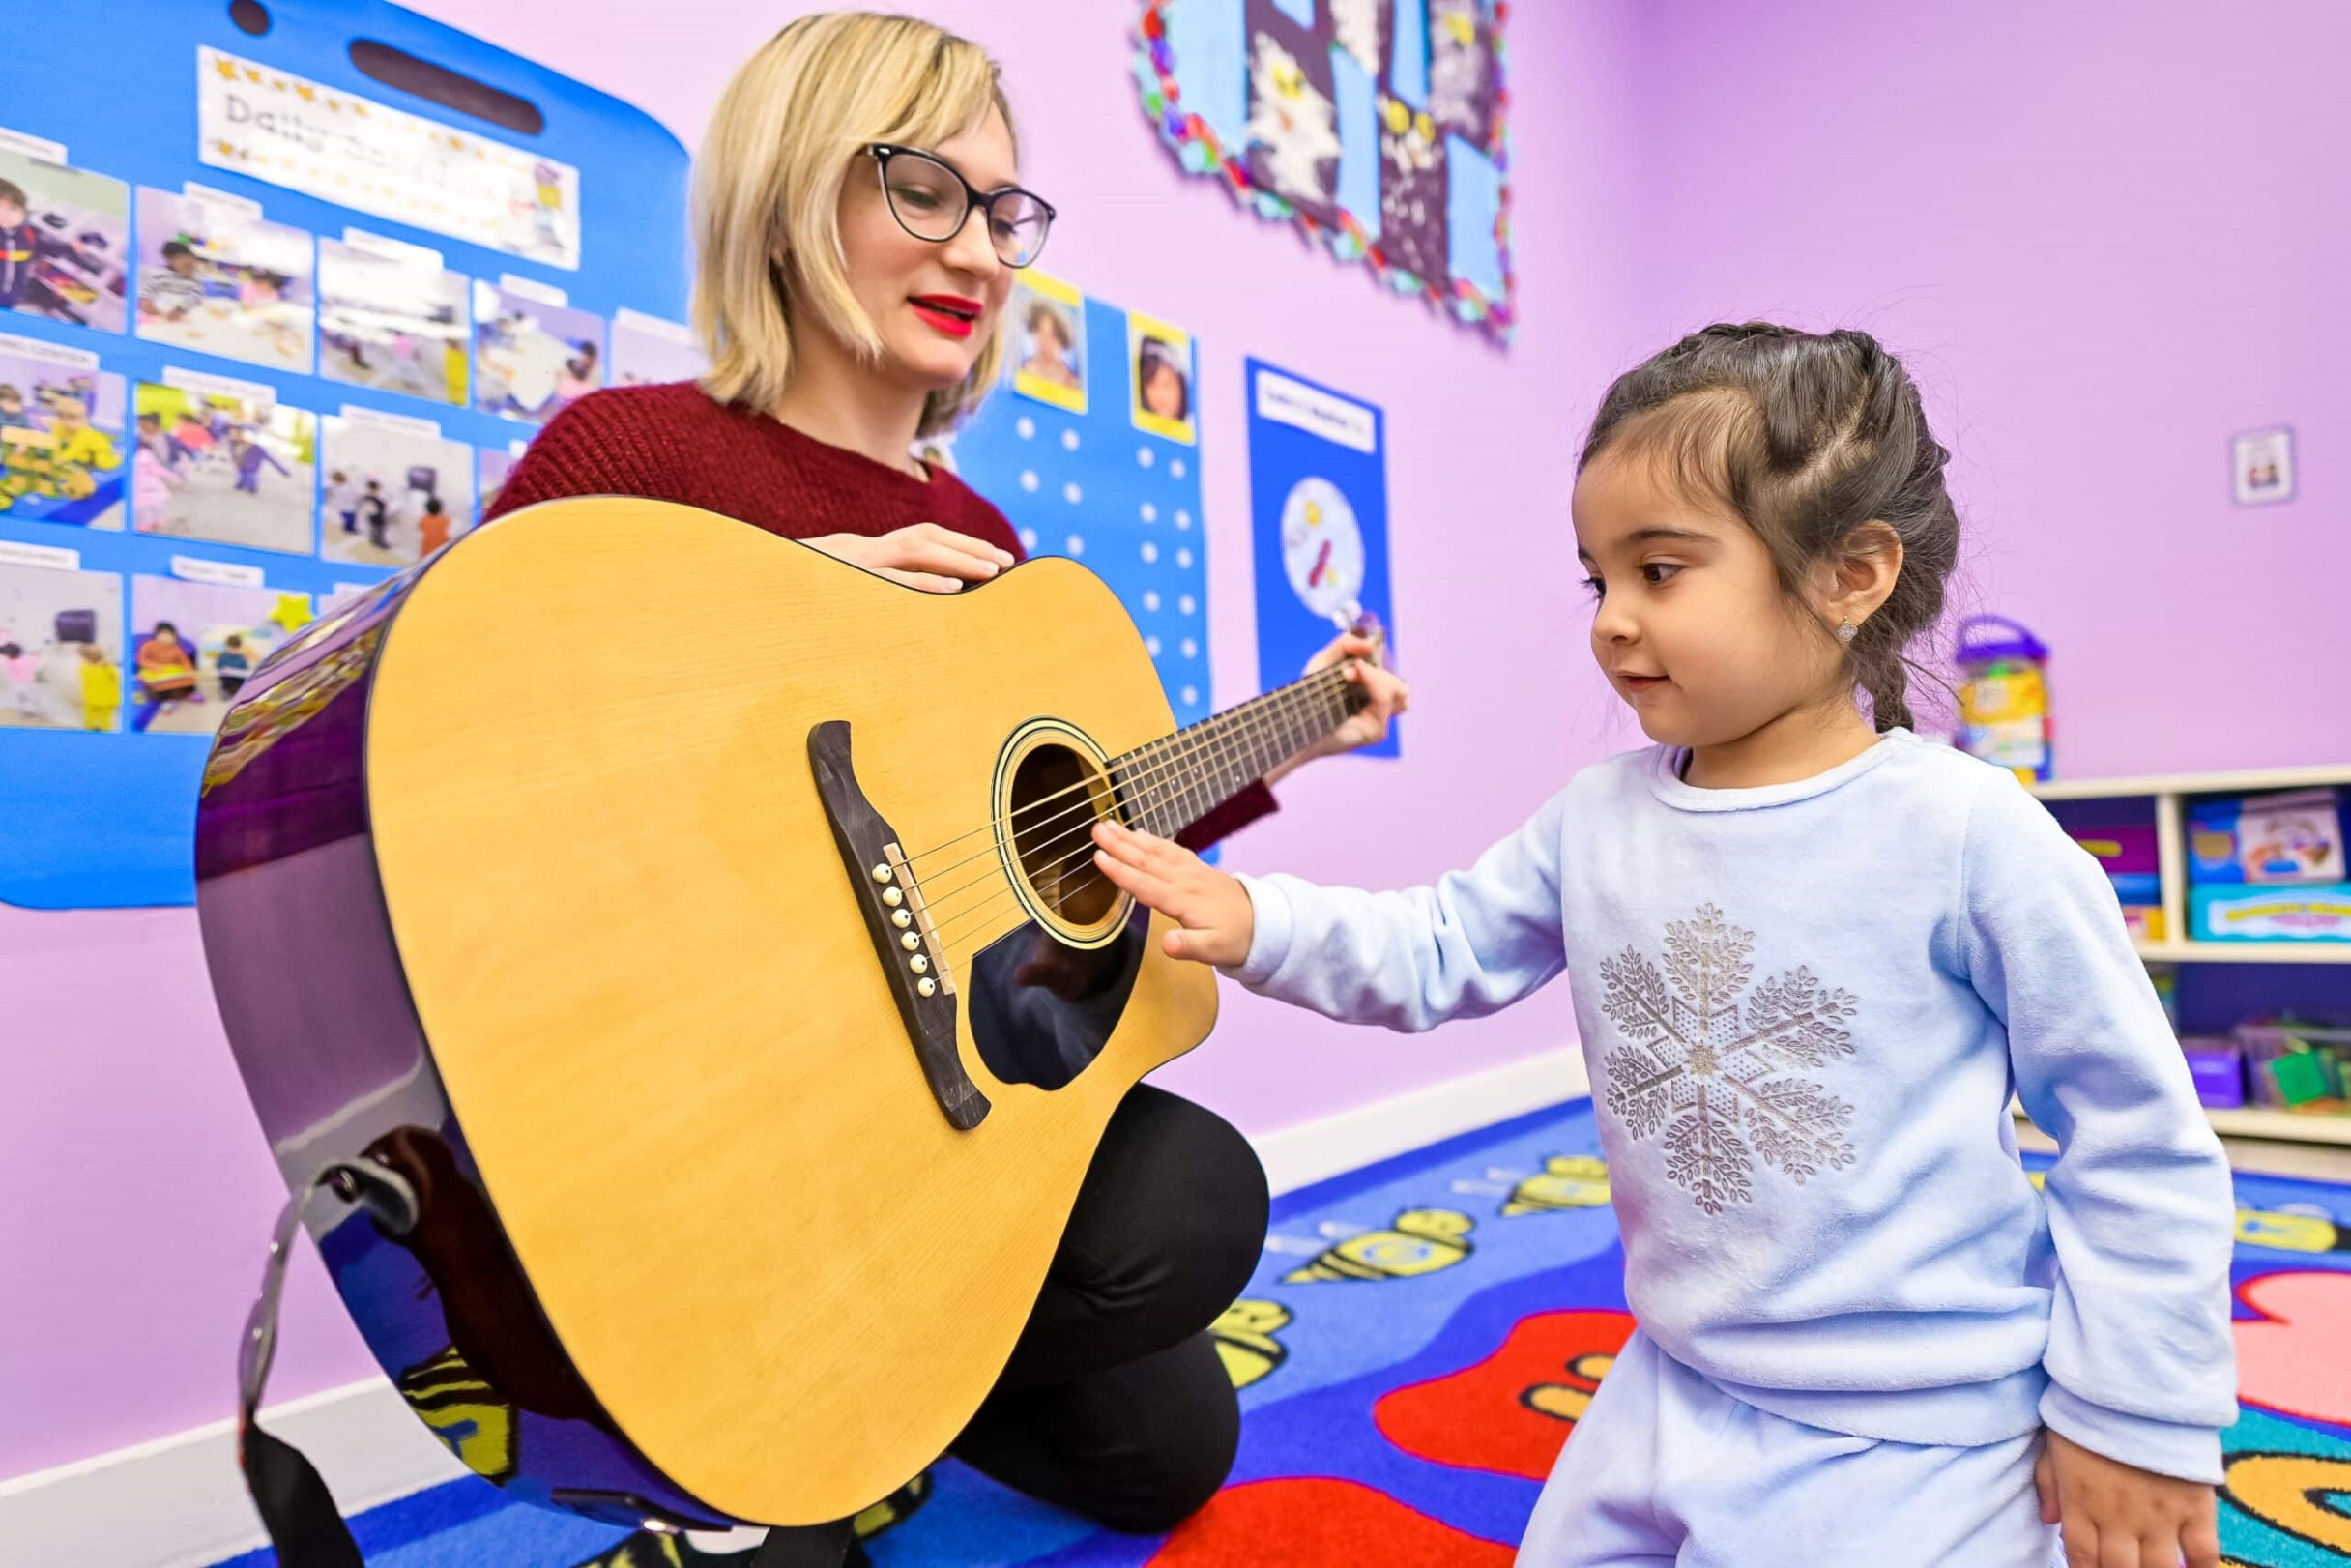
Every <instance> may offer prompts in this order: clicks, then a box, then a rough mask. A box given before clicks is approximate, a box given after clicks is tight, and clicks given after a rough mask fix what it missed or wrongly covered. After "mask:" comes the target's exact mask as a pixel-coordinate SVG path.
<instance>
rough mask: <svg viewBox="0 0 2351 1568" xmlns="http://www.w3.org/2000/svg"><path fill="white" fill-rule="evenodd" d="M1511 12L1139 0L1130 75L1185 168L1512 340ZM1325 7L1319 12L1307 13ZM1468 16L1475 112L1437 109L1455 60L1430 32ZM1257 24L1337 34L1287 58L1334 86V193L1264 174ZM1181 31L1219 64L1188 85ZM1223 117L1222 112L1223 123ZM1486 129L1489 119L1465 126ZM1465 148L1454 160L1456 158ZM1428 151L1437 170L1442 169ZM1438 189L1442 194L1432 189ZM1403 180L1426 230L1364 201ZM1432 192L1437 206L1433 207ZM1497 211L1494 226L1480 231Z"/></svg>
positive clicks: (1474, 3)
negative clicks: (1282, 185)
mask: <svg viewBox="0 0 2351 1568" xmlns="http://www.w3.org/2000/svg"><path fill="white" fill-rule="evenodd" d="M1179 14H1189V15H1179ZM1509 15H1510V6H1509V0H1143V8H1142V15H1141V17H1140V19H1139V21H1138V23H1137V27H1136V38H1135V43H1136V54H1135V61H1134V72H1135V85H1136V89H1137V92H1138V95H1139V96H1140V98H1141V100H1142V105H1143V110H1144V113H1145V115H1146V117H1147V118H1148V119H1149V120H1150V121H1151V123H1152V124H1153V125H1154V126H1155V127H1156V128H1157V129H1158V131H1159V135H1160V139H1161V140H1163V141H1164V142H1166V143H1167V145H1168V146H1169V148H1170V149H1171V150H1172V151H1173V152H1174V153H1175V155H1176V161H1177V162H1178V163H1179V164H1180V165H1181V166H1182V168H1183V170H1184V172H1185V173H1187V174H1190V175H1194V176H1196V177H1200V178H1204V179H1213V180H1215V181H1216V182H1217V183H1218V184H1219V185H1220V186H1222V187H1223V188H1224V189H1225V190H1226V191H1227V192H1228V193H1230V194H1231V195H1232V197H1233V198H1234V201H1236V202H1238V203H1239V204H1240V205H1241V206H1242V207H1244V208H1247V209H1249V210H1251V211H1254V212H1255V213H1256V214H1257V215H1258V216H1259V217H1260V218H1264V219H1266V220H1268V221H1270V222H1278V223H1293V224H1295V225H1297V227H1298V228H1300V229H1301V230H1303V231H1304V232H1305V234H1306V235H1307V237H1308V238H1309V239H1311V240H1314V241H1317V242H1319V243H1321V245H1323V246H1326V247H1328V248H1329V250H1330V253H1331V254H1332V255H1333V256H1334V257H1336V258H1337V259H1338V260H1340V261H1342V262H1361V263H1363V264H1364V265H1365V266H1366V267H1368V268H1369V269H1370V271H1371V273H1372V276H1374V278H1375V279H1377V280H1378V281H1379V282H1380V283H1382V284H1384V285H1386V287H1387V288H1389V289H1390V290H1392V291H1393V292H1395V293H1396V294H1399V295H1403V296H1405V297H1407V298H1411V297H1415V296H1417V297H1418V298H1420V299H1423V300H1425V301H1427V302H1428V303H1429V304H1430V305H1433V306H1434V307H1436V308H1437V309H1440V310H1445V311H1447V312H1449V313H1450V314H1451V315H1453V316H1454V317H1455V319H1457V320H1459V321H1462V322H1464V323H1466V324H1468V325H1470V326H1473V327H1476V328H1477V329H1479V330H1480V331H1482V332H1483V333H1485V334H1486V335H1487V336H1489V337H1491V338H1492V339H1493V340H1495V342H1497V343H1503V344H1507V343H1508V342H1509V341H1510V338H1511V334H1512V332H1513V330H1514V329H1515V327H1516V325H1517V310H1516V300H1517V293H1518V283H1517V276H1516V273H1515V271H1514V270H1513V268H1512V265H1511V256H1510V227H1511V219H1510V206H1511V192H1510V184H1511V182H1510V151H1509V135H1508V121H1509V110H1510V92H1509V69H1508V67H1509V51H1508V47H1507V44H1506V42H1505V41H1506V36H1507V27H1506V23H1507V22H1508V19H1509ZM1318 16H1319V17H1320V18H1321V25H1320V26H1317V25H1316V24H1315V23H1314V21H1313V20H1312V18H1316V17H1318ZM1366 27H1371V28H1373V29H1375V31H1376V32H1377V33H1378V34H1379V35H1380V37H1379V49H1378V50H1377V51H1376V54H1375V59H1376V61H1377V63H1379V65H1380V66H1381V67H1382V68H1383V69H1380V70H1379V71H1378V72H1376V73H1375V72H1368V71H1366V70H1365V69H1364V67H1363V65H1362V63H1361V62H1360V59H1359V56H1360V52H1361V48H1362V41H1361V40H1360V39H1359V38H1354V37H1352V36H1351V35H1352V34H1354V33H1356V32H1358V31H1359V30H1361V29H1363V28H1366ZM1465 29H1466V30H1467V31H1468V32H1469V33H1470V35H1471V38H1470V41H1469V44H1468V47H1469V49H1470V50H1471V51H1472V52H1477V51H1482V52H1483V53H1484V55H1485V58H1486V60H1487V61H1488V63H1489V64H1490V67H1491V77H1490V80H1489V81H1488V83H1487V84H1486V86H1485V88H1484V90H1483V97H1482V98H1481V99H1480V100H1479V101H1478V102H1475V103H1474V105H1473V109H1472V112H1471V113H1470V114H1469V115H1468V118H1467V120H1466V122H1465V121H1462V120H1461V119H1460V117H1459V116H1456V117H1455V121H1454V123H1451V124H1440V123H1438V122H1437V120H1436V119H1433V117H1432V112H1431V110H1432V104H1431V100H1432V99H1433V98H1434V97H1436V92H1435V89H1436V88H1437V87H1438V86H1439V85H1440V83H1439V82H1438V81H1437V79H1436V78H1437V77H1440V76H1442V75H1443V74H1444V72H1443V68H1442V64H1441V63H1439V64H1438V65H1437V69H1436V71H1435V72H1434V73H1433V72H1432V60H1433V58H1434V56H1435V55H1436V54H1437V53H1443V52H1446V51H1445V50H1443V49H1437V48H1435V47H1434V46H1435V45H1437V44H1439V42H1440V40H1439V39H1438V37H1437V35H1438V34H1439V32H1440V30H1441V31H1443V32H1444V35H1445V37H1447V38H1453V37H1455V36H1456V35H1458V34H1459V33H1461V32H1462V31H1463V30H1465ZM1261 31H1262V32H1263V34H1265V35H1266V36H1267V37H1268V38H1269V39H1272V40H1274V41H1275V42H1276V43H1283V42H1288V43H1292V44H1305V43H1307V42H1308V41H1310V40H1311V41H1312V42H1313V45H1314V48H1315V49H1316V50H1318V51H1320V50H1323V49H1325V48H1326V50H1327V53H1321V52H1318V53H1314V54H1312V55H1311V56H1310V57H1307V58H1303V59H1301V58H1298V57H1297V56H1296V55H1292V56H1291V57H1290V58H1289V59H1287V60H1284V61H1281V62H1279V66H1280V68H1281V69H1293V68H1294V69H1295V70H1296V71H1297V72H1298V73H1299V74H1300V75H1302V76H1303V77H1304V79H1305V82H1306V84H1307V86H1308V90H1309V91H1310V92H1315V93H1317V94H1318V95H1320V94H1321V93H1325V92H1326V93H1327V94H1328V101H1329V103H1330V106H1331V109H1332V112H1333V120H1334V122H1335V123H1334V125H1333V127H1332V135H1333V136H1335V139H1336V140H1337V141H1338V142H1339V143H1340V146H1339V148H1338V150H1336V151H1335V152H1333V151H1331V149H1330V148H1329V145H1328V143H1327V142H1324V143H1323V144H1322V147H1321V152H1322V156H1321V163H1322V164H1323V165H1325V166H1332V165H1335V169H1334V170H1333V172H1331V173H1330V174H1329V176H1328V178H1327V179H1326V180H1322V181H1321V184H1322V185H1324V186H1325V187H1327V190H1326V198H1327V199H1323V200H1315V199H1313V197H1311V196H1301V197H1300V198H1298V199H1293V198H1292V196H1289V195H1284V194H1282V193H1280V192H1279V191H1277V190H1275V189H1269V188H1268V182H1267V180H1266V179H1265V178H1264V176H1263V171H1262V169H1261V167H1260V166H1259V165H1258V164H1257V163H1256V162H1254V161H1253V155H1256V156H1257V157H1259V158H1262V157H1263V155H1264V153H1265V152H1266V148H1265V147H1264V145H1263V143H1262V142H1259V141H1256V140H1253V139H1251V131H1250V130H1249V125H1250V121H1251V119H1252V116H1251V113H1250V100H1251V94H1252V88H1251V85H1250V81H1249V77H1250V74H1251V61H1250V59H1249V58H1248V57H1249V55H1250V52H1251V50H1252V49H1253V44H1252V40H1253V39H1254V38H1255V37H1257V36H1258V35H1259V34H1260V32H1261ZM1400 35H1401V38H1400ZM1178 36H1181V37H1185V38H1188V39H1191V40H1193V41H1194V42H1195V43H1196V44H1200V45H1203V46H1205V52H1206V55H1207V57H1208V59H1209V60H1210V61H1211V62H1212V63H1213V69H1212V71H1211V74H1212V75H1214V76H1215V77H1216V78H1217V79H1215V80H1213V81H1195V82H1194V83H1193V91H1192V92H1191V94H1190V95H1189V96H1188V97H1187V95H1186V93H1185V91H1184V88H1183V86H1182V83H1181V81H1180V79H1179V78H1180V76H1181V73H1182V62H1181V61H1180V60H1179V59H1178V58H1177V56H1176V38H1177V37H1178ZM1324 40H1328V41H1329V42H1328V43H1327V44H1324V43H1323V41H1324ZM1400 42H1401V43H1402V44H1403V45H1404V48H1402V49H1400V48H1399V47H1398V44H1399V43H1400ZM1455 47H1456V49H1457V50H1458V47H1459V45H1458V44H1457V45H1455ZM1407 51H1410V57H1409V58H1407ZM1456 57H1457V58H1458V57H1459V55H1458V53H1457V54H1456ZM1236 84H1237V87H1238V91H1237V93H1235V91H1234V88H1235V85H1236ZM1212 120H1218V121H1222V122H1223V123H1224V125H1223V130H1222V131H1220V130H1219V129H1218V127H1217V126H1216V125H1213V124H1211V121H1212ZM1481 123H1482V125H1481ZM1480 129H1482V131H1483V134H1482V135H1476V136H1473V137H1465V136H1464V135H1463V134H1462V133H1461V132H1462V131H1463V130H1471V131H1477V130H1480ZM1350 131H1352V132H1353V134H1352V136H1351V137H1350V134H1349V132H1350ZM1367 137H1368V140H1367ZM1314 139H1316V138H1314V137H1310V138H1309V140H1310V142H1311V141H1312V140H1314ZM1309 150H1310V151H1311V150H1313V149H1312V148H1311V147H1310V148H1309ZM1456 162H1458V163H1459V164H1460V168H1459V169H1458V171H1457V170H1454V169H1450V168H1448V167H1446V165H1447V164H1450V163H1456ZM1432 163H1435V164H1436V165H1437V176H1438V178H1437V181H1435V182H1433V183H1431V182H1428V180H1427V172H1428V169H1429V166H1430V165H1431V164H1432ZM1293 168H1294V165H1293ZM1416 178H1418V179H1419V180H1421V181H1422V182H1424V184H1423V187H1422V189H1419V190H1415V189H1412V185H1413V182H1414V180H1415V179H1416ZM1437 190H1442V191H1443V195H1442V197H1441V199H1440V200H1438V201H1429V200H1428V197H1429V196H1430V195H1433V194H1435V192H1436V191H1437ZM1400 196H1401V197H1402V198H1403V199H1404V201H1405V202H1406V203H1407V204H1408V207H1410V208H1411V209H1413V210H1414V211H1415V212H1416V216H1419V217H1421V218H1423V219H1424V221H1423V223H1422V225H1421V229H1420V231H1419V232H1418V233H1416V234H1412V233H1408V234H1405V235H1401V236H1397V237H1395V238H1393V239H1391V237H1390V236H1389V235H1388V234H1386V233H1385V232H1384V229H1385V228H1386V226H1387V225H1386V223H1385V222H1384V221H1383V222H1382V223H1381V226H1380V228H1379V229H1374V228H1372V227H1370V226H1367V224H1366V222H1365V220H1364V218H1363V217H1362V216H1360V214H1361V210H1362V209H1363V208H1364V207H1366V206H1368V207H1370V208H1371V209H1372V212H1371V216H1372V217H1373V218H1375V219H1379V218H1381V213H1380V209H1381V208H1382V207H1383V206H1385V205H1388V204H1390V203H1392V202H1395V201H1396V200H1397V199H1398V198H1399V197H1400ZM1423 203H1425V204H1426V206H1430V207H1440V208H1441V209H1442V210H1441V211H1439V212H1437V213H1436V214H1434V215H1430V214H1428V213H1426V212H1425V210H1422V204H1423ZM1489 212H1490V213H1491V214H1492V223H1493V229H1492V233H1491V236H1488V235H1486V234H1482V233H1475V232H1472V228H1471V226H1472V225H1481V224H1482V220H1483V219H1484V218H1485V215H1486V214H1488V213H1489ZM1391 216H1393V215H1391ZM1431 226H1437V228H1438V230H1439V232H1440V233H1441V234H1442V236H1443V244H1441V245H1440V246H1437V247H1431V246H1430V245H1429V244H1428V243H1427V240H1428V234H1427V230H1428V228H1429V227H1431ZM1457 226H1460V232H1458V233H1457V232H1456V228H1457ZM1469 274H1474V275H1476V276H1465V275H1469Z"/></svg>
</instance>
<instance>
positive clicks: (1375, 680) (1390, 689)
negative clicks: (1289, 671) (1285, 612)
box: [1265, 631, 1412, 784]
mask: <svg viewBox="0 0 2351 1568" xmlns="http://www.w3.org/2000/svg"><path fill="white" fill-rule="evenodd" d="M1341 659H1353V660H1354V661H1355V662H1354V664H1353V665H1352V666H1351V667H1350V669H1349V670H1348V672H1347V678H1348V680H1350V681H1351V682H1354V683H1355V684H1356V685H1359V686H1361V687H1362V688H1363V690H1364V694H1365V695H1366V696H1367V697H1368V698H1369V699H1370V700H1369V701H1368V702H1367V703H1366V704H1365V705H1364V707H1363V710H1362V711H1360V712H1357V713H1354V714H1351V715H1350V716H1349V718H1348V720H1347V722H1346V723H1344V724H1342V725H1340V726H1339V727H1338V728H1337V729H1335V730H1333V731H1331V732H1330V734H1328V735H1326V736H1324V737H1323V738H1322V739H1321V740H1318V741H1316V742H1315V743H1314V744H1313V745H1312V746H1310V747H1308V748H1307V749H1306V750H1304V751H1301V752H1299V753H1298V754H1297V755H1296V756H1295V757H1292V758H1291V759H1290V760H1289V761H1288V762H1286V763H1283V764H1281V765H1280V766H1279V767H1277V768H1275V769H1272V770H1271V771H1269V772H1268V773H1266V775H1265V782H1266V783H1268V784H1273V783H1278V782H1280V781H1281V780H1282V779H1283V778H1284V777H1286V776H1288V775H1289V774H1290V773H1292V772H1293V771H1295V770H1296V769H1297V767H1298V765H1299V764H1300V763H1304V762H1311V761H1313V760H1314V759H1315V758H1317V757H1335V756H1337V755H1339V753H1341V752H1343V751H1353V750H1355V749H1356V748H1357V747H1358V746H1368V745H1372V744H1375V743H1376V742H1378V741H1379V740H1380V739H1381V738H1382V737H1383V736H1385V735H1386V734H1387V733H1388V720H1390V719H1392V718H1394V717H1395V716H1396V715H1397V714H1399V713H1401V712H1403V711H1405V710H1406V709H1408V708H1409V707H1411V706H1412V688H1411V687H1409V686H1408V685H1406V684H1405V683H1404V682H1402V681H1400V680H1398V679H1397V677H1396V674H1395V672H1394V671H1392V670H1388V669H1385V668H1383V667H1382V666H1381V665H1380V662H1379V644H1378V643H1376V642H1374V641H1372V639H1371V638H1369V637H1365V636H1361V635H1358V634H1357V633H1355V632H1351V631H1350V632H1348V633H1347V634H1346V635H1344V636H1341V637H1335V638H1333V639H1332V640H1331V641H1330V642H1329V643H1328V644H1327V645H1325V646H1324V648H1323V650H1322V652H1321V653H1317V654H1316V655H1315V656H1314V657H1313V658H1311V659H1308V660H1307V661H1306V673H1307V674H1308V675H1312V674H1314V673H1315V672H1316V671H1317V670H1321V669H1327V668H1329V667H1330V666H1331V665H1333V664H1336V663H1338V662H1339V661H1340V660H1341Z"/></svg>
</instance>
